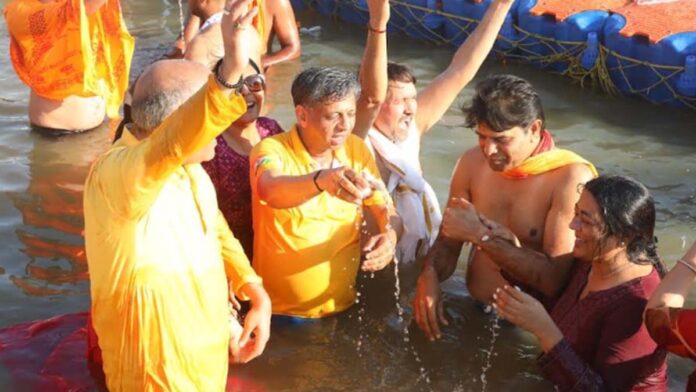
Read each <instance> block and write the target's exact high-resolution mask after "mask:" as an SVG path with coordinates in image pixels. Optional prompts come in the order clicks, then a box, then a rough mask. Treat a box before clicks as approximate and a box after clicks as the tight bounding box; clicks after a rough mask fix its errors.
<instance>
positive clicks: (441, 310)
mask: <svg viewBox="0 0 696 392" xmlns="http://www.w3.org/2000/svg"><path fill="white" fill-rule="evenodd" d="M443 303H444V302H443V301H442V299H440V300H439V301H437V317H438V319H440V322H441V323H442V324H443V325H449V322H448V321H447V319H446V318H445V309H444V305H443Z"/></svg>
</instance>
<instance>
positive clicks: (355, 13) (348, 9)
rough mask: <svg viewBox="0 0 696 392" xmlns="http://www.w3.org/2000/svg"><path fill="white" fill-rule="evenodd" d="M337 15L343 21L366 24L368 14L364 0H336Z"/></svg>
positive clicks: (368, 17)
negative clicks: (337, 0)
mask: <svg viewBox="0 0 696 392" xmlns="http://www.w3.org/2000/svg"><path fill="white" fill-rule="evenodd" d="M338 17H339V18H340V19H341V20H343V21H344V22H348V23H352V24H357V25H361V26H367V22H368V21H369V20H370V14H369V12H368V10H367V1H365V0H340V1H339V2H338Z"/></svg>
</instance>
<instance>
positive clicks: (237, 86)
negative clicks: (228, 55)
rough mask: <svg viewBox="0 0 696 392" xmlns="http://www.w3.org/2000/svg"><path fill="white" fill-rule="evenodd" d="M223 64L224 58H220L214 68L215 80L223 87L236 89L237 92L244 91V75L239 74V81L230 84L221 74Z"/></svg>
mask: <svg viewBox="0 0 696 392" xmlns="http://www.w3.org/2000/svg"><path fill="white" fill-rule="evenodd" d="M221 66H222V59H220V60H218V62H217V63H216V64H215V68H213V74H214V75H215V80H217V82H218V83H220V84H221V85H223V87H225V88H228V89H230V90H234V92H235V93H237V94H240V93H241V92H242V86H244V75H239V81H238V82H237V83H235V84H229V83H228V82H227V81H226V80H225V79H223V78H222V77H221V76H220V67H221Z"/></svg>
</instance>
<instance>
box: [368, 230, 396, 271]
mask: <svg viewBox="0 0 696 392" xmlns="http://www.w3.org/2000/svg"><path fill="white" fill-rule="evenodd" d="M395 238H396V235H395V234H393V233H392V232H387V233H380V234H377V235H374V236H372V237H370V239H368V240H367V243H366V244H365V246H364V247H363V249H362V253H363V263H362V270H363V271H366V272H375V271H380V270H382V269H384V267H386V266H387V265H388V264H389V263H391V262H392V260H394V251H395V249H396V241H395Z"/></svg>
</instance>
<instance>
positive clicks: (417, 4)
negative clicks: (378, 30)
mask: <svg viewBox="0 0 696 392" xmlns="http://www.w3.org/2000/svg"><path fill="white" fill-rule="evenodd" d="M442 3H447V2H446V1H445V2H442ZM438 4H441V2H440V1H439V0H401V2H400V3H394V4H393V5H392V6H391V18H390V19H389V26H390V27H391V28H393V29H394V30H398V31H403V32H404V33H406V35H408V36H411V37H413V38H417V39H423V40H428V41H436V42H439V41H442V39H443V38H444V33H445V31H444V27H443V25H444V22H445V17H444V16H442V15H439V14H436V13H435V12H436V11H437V10H438ZM428 10H430V11H428Z"/></svg>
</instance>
